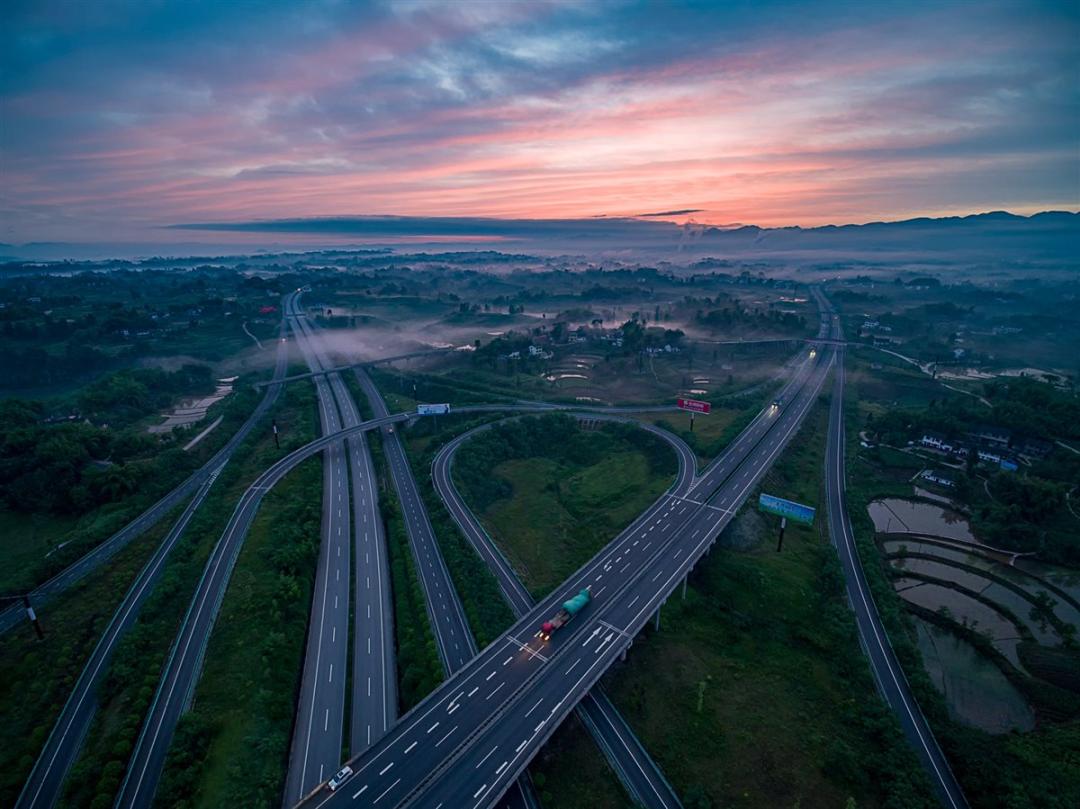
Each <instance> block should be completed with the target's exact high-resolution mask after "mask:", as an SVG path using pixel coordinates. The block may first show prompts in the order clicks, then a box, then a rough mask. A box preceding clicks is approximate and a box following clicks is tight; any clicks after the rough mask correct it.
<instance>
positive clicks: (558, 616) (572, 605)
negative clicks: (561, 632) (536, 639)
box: [540, 587, 592, 641]
mask: <svg viewBox="0 0 1080 809" xmlns="http://www.w3.org/2000/svg"><path fill="white" fill-rule="evenodd" d="M589 590H590V588H588V587H586V588H585V589H583V590H582V591H581V592H580V593H578V594H577V595H576V596H574V597H573V598H571V599H569V600H568V601H564V602H563V605H562V608H561V609H560V610H559V611H558V612H557V613H555V616H554V617H553V618H552V619H551V620H550V621H544V623H543V624H541V626H540V639H541V640H544V641H549V640H551V633H552V632H554V631H555V630H556V629H562V628H563V627H564V626H566V625H567V624H568V623H569V622H570V619H571V618H573V617H574V616H575V615H577V614H578V613H579V612H581V611H582V610H583V609H585V605H586V604H588V603H589V601H591V600H592V593H590V592H589Z"/></svg>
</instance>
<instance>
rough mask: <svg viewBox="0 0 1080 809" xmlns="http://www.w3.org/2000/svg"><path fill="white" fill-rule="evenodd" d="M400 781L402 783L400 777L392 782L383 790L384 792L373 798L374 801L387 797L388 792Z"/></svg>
mask: <svg viewBox="0 0 1080 809" xmlns="http://www.w3.org/2000/svg"><path fill="white" fill-rule="evenodd" d="M400 783H401V779H400V778H398V779H397V780H396V781H394V783H392V784H391V785H390V786H388V787H387V788H386V789H385V790H383V792H382V794H381V795H379V797H377V798H376V799H375V800H373V801H372V803H378V802H379V801H381V800H382V799H383V798H384V797H386V793H387V792H389V791H390V790H391V789H393V788H394V787H396V786H397V785H398V784H400Z"/></svg>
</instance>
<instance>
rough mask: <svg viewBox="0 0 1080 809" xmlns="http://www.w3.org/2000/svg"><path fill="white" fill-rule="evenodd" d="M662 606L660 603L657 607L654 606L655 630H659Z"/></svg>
mask: <svg viewBox="0 0 1080 809" xmlns="http://www.w3.org/2000/svg"><path fill="white" fill-rule="evenodd" d="M663 607H664V605H663V604H661V605H660V606H659V607H657V608H656V626H655V631H656V632H659V631H660V610H661V609H663Z"/></svg>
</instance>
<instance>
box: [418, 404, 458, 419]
mask: <svg viewBox="0 0 1080 809" xmlns="http://www.w3.org/2000/svg"><path fill="white" fill-rule="evenodd" d="M449 412H450V405H448V404H445V403H444V404H418V405H417V406H416V415H418V416H442V415H445V414H446V413H449Z"/></svg>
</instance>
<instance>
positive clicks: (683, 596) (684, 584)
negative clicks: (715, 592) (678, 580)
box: [682, 570, 690, 601]
mask: <svg viewBox="0 0 1080 809" xmlns="http://www.w3.org/2000/svg"><path fill="white" fill-rule="evenodd" d="M688 581H690V571H689V570H688V571H686V576H685V577H684V578H683V580H682V598H683V601H686V583H687V582H688Z"/></svg>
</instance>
